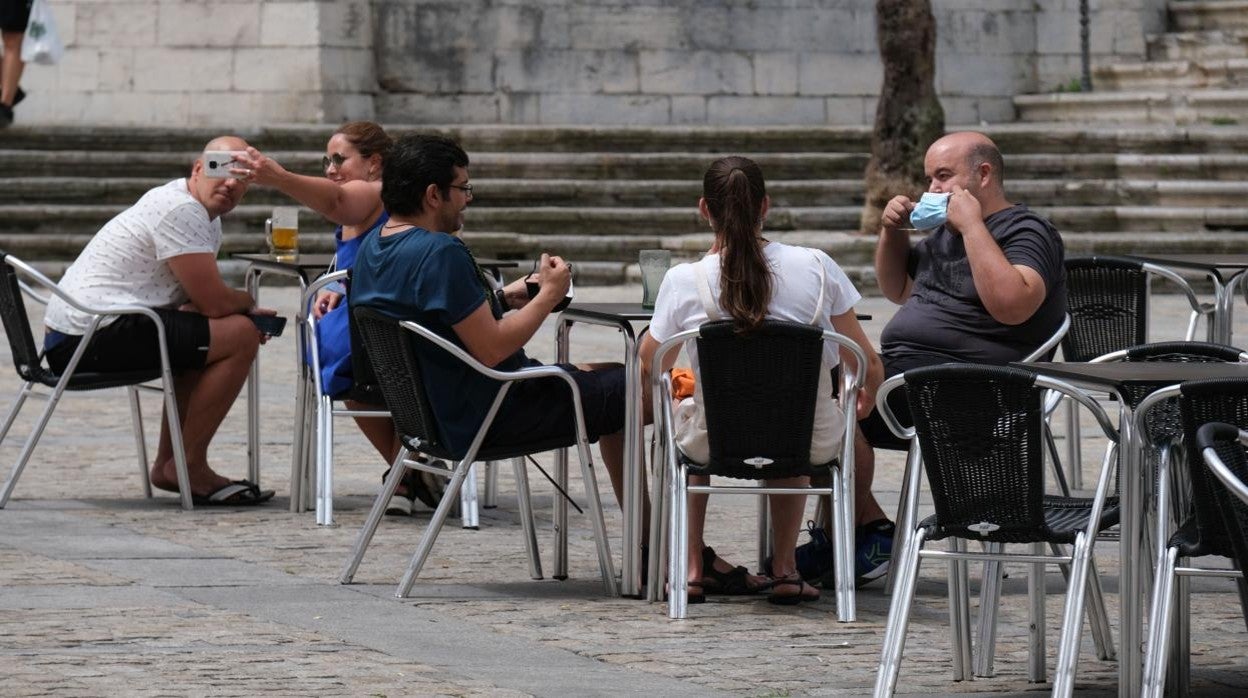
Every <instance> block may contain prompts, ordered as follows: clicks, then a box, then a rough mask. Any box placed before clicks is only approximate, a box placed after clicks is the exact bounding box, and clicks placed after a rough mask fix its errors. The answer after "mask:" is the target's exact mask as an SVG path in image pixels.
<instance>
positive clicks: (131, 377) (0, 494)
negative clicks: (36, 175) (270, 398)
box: [0, 254, 193, 510]
mask: <svg viewBox="0 0 1248 698" xmlns="http://www.w3.org/2000/svg"><path fill="white" fill-rule="evenodd" d="M23 292H25V293H26V295H28V296H30V297H31V298H32V299H33V300H35V301H36V302H38V303H40V304H41V305H45V306H46V305H47V304H48V301H49V300H51V297H52V296H56V297H58V298H60V299H61V300H63V301H64V302H66V303H68V304H69V305H70V306H71V307H72V308H74V309H75V310H78V311H80V312H83V313H87V314H89V315H91V316H92V318H91V324H90V325H89V326H88V327H87V331H86V332H84V333H83V336H82V341H81V342H80V343H79V344H78V349H77V350H76V351H75V352H74V354H73V356H72V357H71V358H70V360H69V364H68V365H67V366H66V367H65V371H64V372H63V373H60V374H58V373H56V372H55V371H53V370H52V369H51V368H49V367H47V366H46V365H45V364H44V361H43V353H42V352H40V351H39V349H38V347H37V345H36V344H35V339H34V335H33V334H32V332H31V329H30V320H29V318H28V317H27V314H26V304H25V302H24V301H23V300H22V293H23ZM119 315H145V316H147V317H148V318H150V319H151V320H152V322H154V323H155V324H156V337H157V341H158V342H159V343H160V367H159V368H153V369H151V370H145V371H130V372H124V373H120V372H118V373H111V372H110V373H96V372H87V371H77V370H76V369H77V367H78V362H79V361H80V360H81V359H82V355H83V354H84V353H85V351H86V348H87V345H88V344H89V343H90V341H91V337H92V336H93V335H94V334H95V332H96V330H97V329H99V327H100V323H101V322H102V321H103V320H104V319H105V318H108V317H116V316H119ZM0 319H3V322H4V331H5V334H6V335H7V336H8V338H9V348H10V349H11V350H12V353H13V363H14V368H15V369H16V370H17V375H18V377H19V378H21V379H22V388H21V390H20V391H18V394H17V397H16V398H15V399H14V401H13V405H12V407H11V408H10V409H9V412H8V415H7V416H6V417H5V418H4V425H3V426H2V427H0V444H2V443H3V442H4V439H5V438H6V437H7V436H8V434H9V430H10V429H11V428H12V427H13V423H14V422H15V421H16V420H17V415H18V413H19V412H21V409H22V406H23V405H24V404H25V403H26V399H27V398H29V397H33V396H37V397H42V398H44V400H45V401H46V402H45V406H44V408H43V412H42V413H40V415H39V417H38V419H37V420H36V422H35V425H34V427H33V428H32V429H31V431H30V434H29V435H28V436H27V437H26V441H25V442H24V443H23V445H22V450H21V453H20V454H19V455H18V457H17V461H16V462H15V463H14V464H13V469H12V470H11V471H10V473H9V478H8V480H6V481H5V483H4V489H3V490H2V491H0V509H2V508H4V506H5V505H6V504H7V503H8V501H9V496H10V495H11V494H12V493H13V488H14V487H15V486H16V485H17V479H18V478H19V477H21V474H22V470H24V469H25V468H26V464H27V462H29V460H30V456H31V454H32V453H33V452H34V450H35V446H36V445H37V444H38V443H39V438H40V437H41V436H42V435H43V430H44V428H45V427H47V424H48V420H50V419H51V417H52V412H53V411H54V410H55V409H56V406H57V404H58V403H59V402H60V399H61V396H62V395H64V393H65V391H67V390H69V391H86V390H99V389H103V388H120V387H125V388H126V389H127V392H128V393H129V397H130V416H131V420H132V422H133V425H134V443H135V446H136V447H137V448H138V456H139V472H140V473H141V474H142V477H143V493H144V495H145V496H147V497H151V496H152V485H151V482H150V480H149V474H148V467H149V464H148V462H147V442H146V440H145V438H144V435H143V415H142V412H141V410H140V406H139V391H140V390H150V391H155V392H161V393H163V395H164V399H165V411H166V413H167V414H168V416H169V438H170V441H171V442H172V444H173V458H174V467H175V469H176V471H177V477H178V490H179V491H180V492H181V500H182V508H183V509H188V510H189V509H191V508H192V507H193V503H192V500H191V483H190V477H189V476H188V475H187V470H186V452H185V451H184V449H183V444H182V428H181V422H180V421H179V418H178V401H177V397H176V396H175V395H174V393H173V371H172V369H171V368H170V365H169V349H168V346H167V345H166V343H165V327H164V324H163V323H161V321H160V317H159V316H158V315H157V314H156V313H155V312H153V311H152V310H151V309H150V308H144V307H140V306H117V307H111V308H92V307H89V306H87V305H85V304H83V303H81V302H79V301H78V300H77V299H75V298H73V297H72V296H70V295H69V294H67V293H65V292H64V291H62V290H61V289H60V288H59V287H58V286H57V285H56V283H55V282H54V281H52V280H51V279H49V278H48V277H46V276H44V275H43V274H41V273H39V272H38V271H36V270H35V269H34V268H33V267H31V266H30V265H28V264H26V263H25V262H23V261H21V260H20V259H18V258H17V257H14V256H13V255H10V254H4V255H3V264H2V265H0ZM156 380H159V381H160V382H161V386H160V387H155V386H149V385H146V384H147V383H150V382H152V381H156ZM36 385H38V386H42V387H45V388H51V389H52V393H51V394H44V393H42V392H40V391H39V390H38V389H37V388H36Z"/></svg>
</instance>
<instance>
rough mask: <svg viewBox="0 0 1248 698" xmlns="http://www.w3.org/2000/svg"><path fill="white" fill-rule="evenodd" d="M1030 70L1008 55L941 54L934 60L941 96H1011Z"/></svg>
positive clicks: (1027, 79) (1028, 76)
mask: <svg viewBox="0 0 1248 698" xmlns="http://www.w3.org/2000/svg"><path fill="white" fill-rule="evenodd" d="M1031 70H1032V67H1031V65H1030V63H1029V62H1027V61H1023V60H1018V59H1016V58H1015V57H1014V56H1012V55H1008V54H1007V55H999V56H981V55H973V54H965V53H962V54H957V53H953V54H951V53H941V54H937V56H936V89H937V91H938V92H939V93H940V94H941V95H965V96H976V95H1003V94H1005V95H1012V94H1016V93H1017V92H1019V90H1020V87H1025V86H1026V85H1027V84H1028V82H1029V78H1030V73H1031Z"/></svg>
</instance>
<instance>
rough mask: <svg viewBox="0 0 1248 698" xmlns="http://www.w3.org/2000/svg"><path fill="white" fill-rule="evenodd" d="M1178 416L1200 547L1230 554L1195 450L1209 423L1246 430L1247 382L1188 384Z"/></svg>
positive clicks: (1181, 389)
mask: <svg viewBox="0 0 1248 698" xmlns="http://www.w3.org/2000/svg"><path fill="white" fill-rule="evenodd" d="M1179 415H1180V417H1181V419H1182V423H1183V438H1184V443H1185V451H1186V454H1187V472H1188V477H1189V478H1190V479H1191V483H1192V503H1193V506H1194V507H1195V509H1196V512H1195V514H1196V530H1197V535H1198V536H1199V537H1200V542H1201V545H1202V546H1207V547H1208V548H1209V549H1211V550H1214V551H1218V552H1220V553H1223V554H1227V555H1229V554H1230V540H1229V537H1228V533H1227V530H1226V525H1225V523H1224V522H1223V521H1222V518H1221V516H1220V514H1219V512H1218V510H1217V508H1216V507H1211V506H1208V505H1209V504H1210V503H1212V502H1214V501H1215V499H1214V493H1213V489H1212V486H1211V483H1210V480H1211V479H1212V478H1211V477H1210V475H1209V472H1208V470H1207V469H1206V468H1205V466H1204V459H1203V456H1202V454H1201V449H1200V448H1198V447H1197V441H1198V440H1197V436H1196V434H1197V431H1198V430H1199V429H1200V427H1202V426H1204V425H1205V424H1207V423H1209V422H1225V423H1227V424H1231V425H1233V426H1235V427H1238V428H1240V429H1248V378H1234V379H1225V380H1221V379H1214V380H1202V381H1188V382H1186V383H1184V384H1183V385H1181V386H1180V387H1179Z"/></svg>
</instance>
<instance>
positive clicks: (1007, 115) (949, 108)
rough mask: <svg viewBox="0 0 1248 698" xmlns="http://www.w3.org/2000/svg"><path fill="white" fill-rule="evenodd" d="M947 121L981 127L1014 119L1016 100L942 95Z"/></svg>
mask: <svg viewBox="0 0 1248 698" xmlns="http://www.w3.org/2000/svg"><path fill="white" fill-rule="evenodd" d="M940 106H941V107H943V108H944V110H945V123H946V124H949V125H950V126H966V127H975V128H977V127H980V126H983V125H984V124H1000V123H1008V122H1012V121H1014V118H1015V109H1014V101H1013V99H1011V98H1010V97H1008V96H1006V97H941V99H940Z"/></svg>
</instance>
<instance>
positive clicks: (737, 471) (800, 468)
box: [679, 453, 841, 480]
mask: <svg viewBox="0 0 1248 698" xmlns="http://www.w3.org/2000/svg"><path fill="white" fill-rule="evenodd" d="M679 457H680V462H681V463H682V464H684V465H687V466H689V474H690V475H717V476H719V477H729V478H733V479H735V480H758V479H759V475H758V472H757V471H754V470H749V469H747V468H746V467H744V466H741V465H739V464H736V463H733V464H724V463H715V462H711V463H705V464H704V463H698V462H695V461H693V460H692V459H690V458H689V457H688V456H686V455H685V454H684V453H680V454H679ZM840 462H841V459H840V458H833V459H832V460H830V461H828V462H827V463H824V464H822V465H812V464H810V463H794V464H786V465H785V466H784V468H783V470H781V469H778V468H776V466H775V465H774V464H773V465H771V466H769V468H770V470H769V472H768V475H767V477H768V478H769V479H777V480H778V479H780V478H785V477H804V476H810V477H818V476H821V475H828V474H829V473H831V472H832V468H835V467H836V466H837V465H838V464H839V463H840Z"/></svg>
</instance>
